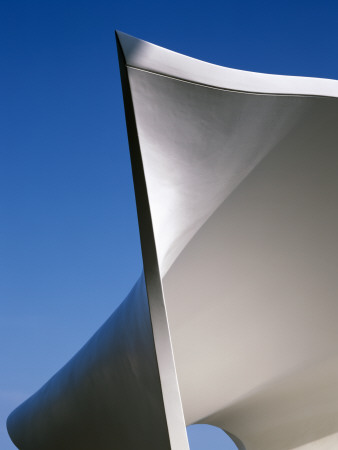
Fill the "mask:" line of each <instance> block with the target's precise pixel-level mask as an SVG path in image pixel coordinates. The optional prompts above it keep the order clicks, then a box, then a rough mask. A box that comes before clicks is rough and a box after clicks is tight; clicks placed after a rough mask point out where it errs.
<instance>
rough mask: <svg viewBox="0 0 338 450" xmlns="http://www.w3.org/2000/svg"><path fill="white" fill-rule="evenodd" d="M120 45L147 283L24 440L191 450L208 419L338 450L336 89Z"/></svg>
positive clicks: (267, 448) (20, 412)
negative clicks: (189, 434)
mask: <svg viewBox="0 0 338 450" xmlns="http://www.w3.org/2000/svg"><path fill="white" fill-rule="evenodd" d="M117 45H118V52H119V61H120V69H121V80H122V87H123V95H124V103H125V112H126V122H127V128H128V138H129V146H130V154H131V162H132V168H133V178H134V185H135V195H136V203H137V210H138V218H139V228H140V237H141V246H142V255H143V263H144V274H145V275H144V277H141V278H140V280H139V281H138V282H137V284H136V286H135V287H134V289H133V290H132V292H131V294H130V295H129V296H128V298H127V299H126V300H125V302H124V303H123V304H122V305H121V307H120V308H119V309H118V310H117V311H116V312H115V313H114V314H113V316H112V317H111V318H110V319H109V320H108V321H107V322H106V324H105V325H104V326H103V327H102V328H101V329H100V330H99V331H98V332H97V333H96V334H95V335H94V337H93V338H92V339H91V340H90V341H89V342H88V344H87V345H86V346H85V347H84V348H83V349H82V350H80V352H79V353H78V354H77V355H76V356H75V357H74V358H73V359H72V360H71V361H70V362H69V363H68V364H67V365H66V366H65V367H64V368H63V369H61V371H60V372H58V373H57V374H56V375H55V376H54V377H53V378H52V379H51V380H50V381H49V382H48V383H47V384H46V385H45V386H43V387H42V388H41V390H40V391H39V392H38V393H37V394H35V395H34V396H33V397H31V398H30V399H29V400H28V401H27V402H25V403H24V404H23V405H21V406H20V407H19V408H18V409H17V410H16V411H14V412H13V413H12V415H11V416H10V418H9V421H8V428H9V432H10V435H11V437H12V439H13V441H14V442H15V443H16V445H17V446H18V447H19V448H20V449H21V450H26V449H27V450H29V449H35V450H39V449H41V450H42V449H44V450H49V449H51V450H53V449H56V448H58V449H60V448H62V449H72V450H80V449H81V450H82V449H84V450H86V449H93V450H94V449H95V450H96V449H99V450H100V449H102V450H103V449H110V448H116V449H119V450H131V449H135V448H137V449H149V450H152V449H154V450H155V449H156V450H157V449H159V448H161V449H166V448H168V449H172V450H187V449H188V448H189V447H188V443H187V438H186V433H185V425H188V424H192V423H209V424H211V425H216V426H218V427H220V428H222V429H224V430H225V431H226V432H227V433H228V434H229V435H230V436H231V437H232V438H233V440H234V442H235V443H236V444H237V446H238V448H239V449H240V450H296V449H297V450H324V449H325V450H333V449H336V448H337V445H338V349H337V342H338V327H337V325H336V322H337V316H338V300H337V292H338V277H337V274H338V211H337V204H338V127H337V121H338V99H337V97H338V82H337V81H334V80H323V79H314V78H302V77H289V76H287V77H286V76H277V75H266V74H257V73H249V72H243V71H237V70H234V69H228V68H224V67H218V66H214V65H212V64H208V63H204V62H202V61H197V60H194V59H192V58H189V57H186V56H184V55H179V54H177V53H174V52H171V51H169V50H166V49H162V48H160V47H157V46H155V45H152V44H149V43H147V42H144V41H141V40H138V39H135V38H133V37H131V36H128V35H125V34H124V33H118V36H117ZM169 328H170V332H169ZM175 364H176V367H175ZM176 373H177V375H176Z"/></svg>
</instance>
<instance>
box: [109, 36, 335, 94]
mask: <svg viewBox="0 0 338 450" xmlns="http://www.w3.org/2000/svg"><path fill="white" fill-rule="evenodd" d="M116 33H117V35H118V37H119V41H120V43H121V46H122V48H123V52H124V56H125V60H126V64H127V66H130V67H135V68H137V69H142V70H147V71H150V72H156V73H158V74H162V75H166V76H170V77H175V78H179V79H182V80H186V81H189V82H192V83H197V84H204V85H208V86H213V87H216V88H220V89H228V90H235V91H247V92H252V93H261V94H281V95H318V96H325V97H338V81H337V80H330V79H325V78H310V77H299V76H286V75H270V74H265V73H256V72H247V71H244V70H237V69H230V68H228V67H222V66H217V65H215V64H210V63H207V62H204V61H200V60H198V59H194V58H191V57H189V56H185V55H181V54H180V53H176V52H173V51H171V50H167V49H165V48H163V47H159V46H158V45H154V44H150V43H149V42H146V41H143V40H141V39H137V38H134V37H133V36H130V35H128V34H125V33H122V32H121V31H117V32H116Z"/></svg>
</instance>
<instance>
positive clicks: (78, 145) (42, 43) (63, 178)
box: [0, 0, 338, 450]
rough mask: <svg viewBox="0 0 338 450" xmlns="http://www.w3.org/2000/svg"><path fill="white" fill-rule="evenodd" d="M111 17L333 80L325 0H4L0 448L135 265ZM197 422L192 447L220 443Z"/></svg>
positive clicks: (239, 57)
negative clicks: (12, 418) (8, 422)
mask: <svg viewBox="0 0 338 450" xmlns="http://www.w3.org/2000/svg"><path fill="white" fill-rule="evenodd" d="M115 29H119V30H121V31H125V32H127V33H129V34H132V35H134V36H137V37H140V38H142V39H145V40H148V41H150V42H153V43H156V44H158V45H162V46H164V47H167V48H169V49H172V50H175V51H178V52H181V53H184V54H187V55H190V56H193V57H196V58H199V59H202V60H206V61H209V62H212V63H216V64H220V65H224V66H228V67H234V68H239V69H244V70H253V71H259V72H267V73H278V74H290V75H304V76H315V77H324V78H335V79H338V58H337V56H338V55H337V53H338V3H337V2H336V0H326V1H324V2H319V1H313V0H308V1H297V0H293V1H289V0H284V1H279V0H278V1H274V2H271V1H261V2H259V1H258V2H257V1H256V2H254V1H253V2H249V1H227V0H225V1H218V2H216V1H213V0H210V1H208V2H198V1H191V0H187V1H185V0H182V1H181V2H179V1H176V0H175V1H171V2H161V1H153V0H151V1H147V2H137V1H136V0H124V1H121V0H119V1H114V0H110V1H107V0H96V1H94V0H91V1H88V0H81V1H80V0H68V1H64V0H58V1H57V2H56V1H55V2H52V1H48V0H45V1H38V0H30V1H27V0H2V2H1V3H0V42H1V46H0V56H1V59H0V60H1V71H0V90H1V95H0V98H1V101H0V154H1V160H0V161H1V164H0V183H1V188H0V208H1V210H0V211H1V221H0V352H1V353H0V354H1V366H0V448H1V449H2V450H10V449H14V448H15V447H14V446H13V444H11V442H10V440H9V438H8V437H7V433H6V431H5V425H4V422H5V419H6V417H7V415H8V413H9V412H10V411H11V410H12V409H13V408H14V407H15V406H17V405H18V404H19V403H20V402H21V401H22V400H24V399H25V398H26V397H27V396H29V395H30V394H31V393H33V392H34V391H35V390H36V389H37V388H39V387H40V386H41V384H42V383H44V382H45V381H46V380H47V379H48V378H49V377H50V376H51V375H53V374H54V372H55V371H56V370H58V369H59V368H60V367H61V366H62V365H63V364H64V363H65V362H66V361H67V360H68V359H69V358H70V357H71V356H72V355H73V354H74V353H75V352H76V351H77V350H78V349H79V348H80V346H82V344H83V343H84V342H85V341H86V340H87V339H88V338H89V337H90V336H91V335H92V334H93V332H94V331H95V330H96V329H97V328H98V327H99V326H100V325H101V324H102V323H103V322H104V321H105V319H106V318H107V317H108V316H109V315H110V314H111V312H112V311H113V310H114V309H115V308H116V306H117V305H118V304H119V303H120V301H121V300H123V298H124V297H125V295H126V294H127V293H128V291H129V289H130V288H131V286H132V285H133V283H134V281H135V280H136V278H137V277H138V275H139V273H140V271H141V267H142V261H141V254H140V245H139V237H138V227H137V218H136V210H135V202H134V194H133V186H132V178H131V169H130V163H129V155H128V145H127V136H126V128H125V123H124V113H123V104H122V95H121V87H120V80H119V70H118V61H117V55H116V47H115V42H114V30H115ZM203 433H204V429H201V428H195V430H192V431H191V435H190V436H191V447H192V450H203V449H205V450H207V449H208V450H218V449H222V448H223V449H224V450H225V449H229V450H230V449H231V448H232V446H231V444H227V443H222V439H221V438H220V435H219V433H216V435H215V436H214V437H204V438H203V437H202V434H203ZM204 434H205V433H204ZM205 436H206V435H205ZM222 437H223V435H222ZM206 439H209V443H208V444H207V443H206V442H205V440H206ZM224 442H225V441H224Z"/></svg>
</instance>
